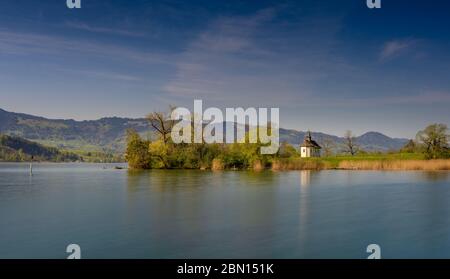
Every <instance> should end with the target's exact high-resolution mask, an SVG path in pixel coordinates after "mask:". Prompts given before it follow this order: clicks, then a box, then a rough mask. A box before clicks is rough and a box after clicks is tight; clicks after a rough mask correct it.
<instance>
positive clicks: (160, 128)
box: [147, 106, 175, 144]
mask: <svg viewBox="0 0 450 279" xmlns="http://www.w3.org/2000/svg"><path fill="white" fill-rule="evenodd" d="M174 109H175V108H174V107H172V106H170V107H169V111H168V112H152V113H150V114H148V115H147V120H148V121H149V122H150V126H152V127H153V129H155V131H156V132H157V133H158V134H159V136H160V137H161V138H162V140H163V141H164V144H166V143H167V142H168V140H169V138H170V133H171V132H172V128H173V126H174V121H173V120H172V119H171V117H170V115H171V113H172V111H173V110H174Z"/></svg>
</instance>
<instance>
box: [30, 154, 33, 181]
mask: <svg viewBox="0 0 450 279" xmlns="http://www.w3.org/2000/svg"><path fill="white" fill-rule="evenodd" d="M33 159H34V156H31V162H30V176H32V175H33Z"/></svg>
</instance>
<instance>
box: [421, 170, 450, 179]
mask: <svg viewBox="0 0 450 279" xmlns="http://www.w3.org/2000/svg"><path fill="white" fill-rule="evenodd" d="M415 174H416V176H417V178H418V179H420V180H424V181H430V182H439V181H446V180H448V179H449V178H450V171H421V172H415Z"/></svg>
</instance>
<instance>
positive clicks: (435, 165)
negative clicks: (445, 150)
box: [338, 160, 450, 171]
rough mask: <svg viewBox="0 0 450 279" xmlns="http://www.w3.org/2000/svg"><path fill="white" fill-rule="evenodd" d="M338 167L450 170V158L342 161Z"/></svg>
mask: <svg viewBox="0 0 450 279" xmlns="http://www.w3.org/2000/svg"><path fill="white" fill-rule="evenodd" d="M338 169H345V170H398V171H400V170H424V171H438V170H450V160H379V161H375V160H373V161H364V160H361V161H360V160H353V161H341V162H339V165H338Z"/></svg>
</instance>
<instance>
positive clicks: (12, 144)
mask: <svg viewBox="0 0 450 279" xmlns="http://www.w3.org/2000/svg"><path fill="white" fill-rule="evenodd" d="M31 160H34V161H52V162H73V161H78V160H80V157H79V156H78V155H76V154H74V153H71V152H65V151H60V150H58V149H57V148H54V147H46V146H43V145H41V144H38V143H35V142H32V141H29V140H25V139H23V138H20V137H15V136H7V135H0V161H8V162H23V161H31Z"/></svg>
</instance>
